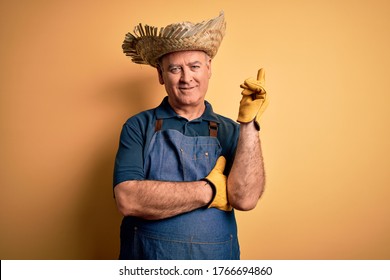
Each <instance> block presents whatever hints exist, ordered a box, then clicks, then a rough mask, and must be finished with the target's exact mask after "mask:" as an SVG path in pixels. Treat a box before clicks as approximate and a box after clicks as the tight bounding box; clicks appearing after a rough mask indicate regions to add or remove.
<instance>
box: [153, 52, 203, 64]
mask: <svg viewBox="0 0 390 280" xmlns="http://www.w3.org/2000/svg"><path fill="white" fill-rule="evenodd" d="M206 57H207V54H206V53H205V52H203V51H179V52H173V53H168V54H166V55H164V56H163V57H162V58H161V62H162V64H165V65H167V64H168V65H169V64H187V63H193V62H196V61H199V62H205V61H206Z"/></svg>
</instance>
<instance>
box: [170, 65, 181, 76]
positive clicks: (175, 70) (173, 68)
mask: <svg viewBox="0 0 390 280" xmlns="http://www.w3.org/2000/svg"><path fill="white" fill-rule="evenodd" d="M169 72H171V73H173V74H177V73H180V72H181V68H180V67H179V66H173V67H170V68H169Z"/></svg>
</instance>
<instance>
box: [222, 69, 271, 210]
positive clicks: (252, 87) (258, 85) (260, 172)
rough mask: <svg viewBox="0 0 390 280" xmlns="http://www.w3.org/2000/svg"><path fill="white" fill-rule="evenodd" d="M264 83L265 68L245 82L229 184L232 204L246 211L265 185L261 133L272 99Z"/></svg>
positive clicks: (251, 206)
mask: <svg viewBox="0 0 390 280" xmlns="http://www.w3.org/2000/svg"><path fill="white" fill-rule="evenodd" d="M264 83H265V74H264V70H263V69H260V70H259V71H258V75H257V79H254V78H249V79H247V80H245V82H244V84H242V85H241V87H242V88H243V91H242V100H241V102H240V109H239V116H238V122H240V123H241V125H240V136H239V140H238V144H237V150H236V156H235V159H234V163H233V166H232V169H231V171H230V174H229V177H228V184H227V186H228V199H229V202H230V204H231V205H232V206H233V207H234V208H236V209H239V210H244V211H247V210H251V209H253V208H254V207H256V205H257V202H258V200H259V198H260V196H261V195H262V193H263V191H264V185H265V172H264V163H263V155H262V151H261V142H260V137H259V130H260V125H259V122H260V117H261V115H262V113H263V112H264V110H265V109H266V107H267V105H268V101H269V100H268V97H267V93H266V90H265V89H264Z"/></svg>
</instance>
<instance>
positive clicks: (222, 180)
mask: <svg viewBox="0 0 390 280" xmlns="http://www.w3.org/2000/svg"><path fill="white" fill-rule="evenodd" d="M225 165H226V159H225V157H223V156H220V157H219V158H218V160H217V163H216V164H215V166H214V168H213V170H211V172H210V174H209V175H207V177H206V178H204V179H203V180H204V181H206V182H207V183H209V184H210V186H211V187H212V188H213V192H214V197H213V198H212V200H211V203H210V204H209V205H208V208H211V207H214V208H217V209H219V210H222V211H232V209H233V207H232V206H231V205H230V204H229V201H228V198H227V178H226V176H225V175H224V174H223V171H224V170H225Z"/></svg>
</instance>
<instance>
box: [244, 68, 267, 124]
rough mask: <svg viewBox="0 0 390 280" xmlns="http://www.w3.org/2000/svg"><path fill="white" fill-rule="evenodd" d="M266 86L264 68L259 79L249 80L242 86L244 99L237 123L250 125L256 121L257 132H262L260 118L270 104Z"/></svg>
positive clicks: (258, 74) (259, 74) (259, 73)
mask: <svg viewBox="0 0 390 280" xmlns="http://www.w3.org/2000/svg"><path fill="white" fill-rule="evenodd" d="M264 85H265V72H264V69H263V68H261V69H260V70H259V71H258V73H257V79H255V78H248V79H246V80H245V82H244V83H243V84H241V85H240V87H241V88H243V89H244V90H243V91H242V92H241V94H242V99H241V102H240V109H239V112H238V119H237V121H238V122H240V123H249V122H251V121H253V120H254V121H255V126H256V128H257V130H260V118H261V115H262V114H263V112H264V111H265V109H266V108H267V106H268V103H269V99H268V96H267V91H266V90H265V88H264Z"/></svg>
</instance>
